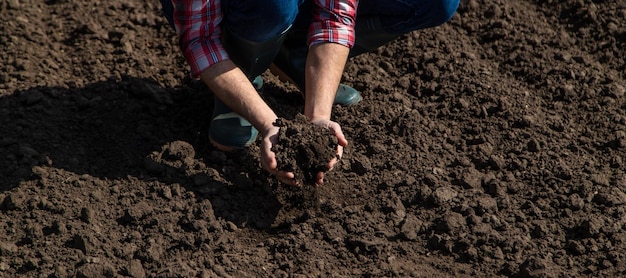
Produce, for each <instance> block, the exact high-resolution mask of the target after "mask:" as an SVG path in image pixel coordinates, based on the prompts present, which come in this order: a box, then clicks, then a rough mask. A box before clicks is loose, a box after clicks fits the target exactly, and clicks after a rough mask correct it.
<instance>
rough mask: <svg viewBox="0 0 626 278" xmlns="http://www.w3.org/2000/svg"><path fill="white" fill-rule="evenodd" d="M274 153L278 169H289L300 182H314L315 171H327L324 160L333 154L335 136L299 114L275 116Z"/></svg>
mask: <svg viewBox="0 0 626 278" xmlns="http://www.w3.org/2000/svg"><path fill="white" fill-rule="evenodd" d="M274 125H275V126H278V127H280V131H279V133H278V144H276V145H274V147H272V151H274V153H276V161H277V162H278V168H279V170H283V171H289V172H293V173H294V174H295V176H296V180H298V181H299V182H301V183H304V185H314V184H315V180H316V176H317V173H318V172H326V171H328V162H329V161H330V160H332V159H333V158H335V157H336V156H337V153H336V150H337V137H335V136H334V135H333V134H332V133H331V132H330V131H329V130H327V129H325V128H323V127H320V126H317V125H314V124H311V123H310V122H309V120H308V119H307V118H306V116H304V115H303V114H300V113H299V114H297V115H296V117H295V119H294V120H288V119H285V118H279V119H277V120H276V122H275V123H274Z"/></svg>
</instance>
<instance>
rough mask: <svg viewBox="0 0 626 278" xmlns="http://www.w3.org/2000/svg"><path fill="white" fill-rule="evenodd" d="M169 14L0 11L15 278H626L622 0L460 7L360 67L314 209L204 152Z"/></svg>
mask: <svg viewBox="0 0 626 278" xmlns="http://www.w3.org/2000/svg"><path fill="white" fill-rule="evenodd" d="M159 8H160V6H159V3H158V1H140V0H136V1H119V0H113V1H96V0H85V1H70V0H3V1H1V2H0V15H2V19H3V20H2V21H1V22H0V32H1V33H0V47H1V49H2V50H1V51H0V60H1V61H2V63H0V276H1V277H14V276H18V275H23V276H26V277H67V276H74V277H102V276H106V277H126V276H128V277H229V276H230V277H315V276H317V277H354V276H357V277H391V276H396V277H407V276H413V277H419V276H428V277H431V276H455V277H475V276H478V277H483V276H489V277H498V276H502V277H507V276H508V277H511V276H519V277H573V276H599V277H607V276H623V275H626V231H625V230H624V228H626V193H625V191H626V172H625V171H626V112H625V111H626V96H625V91H626V73H625V72H626V62H625V58H624V57H626V2H624V1H621V0H606V1H600V0H595V1H588V0H549V1H546V0H518V1H509V0H464V1H462V3H461V6H460V8H459V10H458V13H457V14H456V15H455V16H454V17H453V18H452V20H451V21H450V22H449V23H447V24H445V25H443V26H440V27H437V28H433V29H429V30H422V31H417V32H414V33H411V34H408V35H405V36H403V37H402V38H401V39H399V40H397V41H395V42H394V43H391V44H389V45H388V46H386V47H384V48H382V49H380V50H378V51H377V52H375V53H369V54H366V55H363V56H359V57H356V58H354V59H352V60H350V61H349V64H348V66H347V68H346V71H345V75H344V81H345V83H347V84H350V85H353V86H354V87H356V88H358V89H360V90H361V91H362V92H363V96H364V101H363V102H362V103H361V104H359V105H357V106H355V107H349V108H345V107H336V108H335V109H334V120H336V121H338V122H339V123H340V124H341V125H342V127H343V129H344V132H345V134H346V136H347V137H348V139H349V141H350V145H349V146H348V148H347V149H346V152H345V155H344V157H343V159H342V160H341V162H340V164H339V165H338V166H337V167H336V169H334V170H333V171H332V172H330V173H329V174H328V176H327V179H326V184H325V186H323V187H321V188H317V189H315V190H312V191H308V192H306V194H305V192H304V191H302V190H298V189H293V188H287V187H285V186H282V185H280V184H278V183H277V182H276V180H275V179H273V178H272V177H270V176H269V175H268V174H266V173H265V172H263V171H261V170H260V169H259V167H258V145H255V146H253V147H251V148H250V149H249V150H246V151H241V152H238V153H232V154H227V153H223V152H220V151H217V150H215V149H214V148H213V147H212V146H211V145H210V144H209V142H208V140H207V130H208V126H209V117H210V115H211V107H212V95H211V93H210V92H209V91H207V90H206V89H205V88H204V87H203V86H202V85H200V84H198V82H196V81H194V80H190V79H189V78H188V68H187V66H186V65H185V63H184V61H183V59H182V56H181V55H180V53H179V51H178V49H177V47H176V39H175V37H174V34H173V31H172V30H171V29H170V27H169V26H168V25H167V24H166V21H165V20H164V19H163V18H162V17H161V15H160V12H159ZM265 79H266V83H267V84H266V87H265V90H264V92H263V95H264V97H265V98H266V99H267V101H268V103H270V104H271V105H272V106H273V107H274V108H275V109H276V111H278V113H279V114H280V115H279V116H281V117H285V118H293V117H294V115H295V114H296V113H297V112H299V111H301V108H302V100H301V99H300V98H299V97H298V96H297V94H294V90H293V88H292V87H290V86H288V85H286V84H283V83H281V82H279V81H278V80H277V79H275V78H274V77H273V76H272V75H270V74H268V73H266V74H265ZM304 203H307V204H308V205H307V206H304V205H303V204H304Z"/></svg>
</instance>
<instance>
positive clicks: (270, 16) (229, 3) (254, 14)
mask: <svg viewBox="0 0 626 278" xmlns="http://www.w3.org/2000/svg"><path fill="white" fill-rule="evenodd" d="M303 2H304V0H262V1H261V0H221V8H222V12H223V15H224V19H223V21H222V23H221V24H223V26H226V27H227V28H228V30H229V31H230V32H232V33H233V34H236V35H237V36H238V37H241V38H243V39H246V40H249V41H253V42H263V41H267V40H269V39H272V38H275V37H276V36H278V35H279V34H281V33H282V32H283V31H285V30H286V29H287V28H288V27H289V26H291V24H292V23H293V21H294V20H295V18H296V16H297V14H298V6H300V4H302V3H303ZM161 5H162V8H163V14H164V15H165V18H167V20H168V21H169V23H170V24H171V25H172V26H173V25H174V20H173V16H174V6H173V5H172V1H171V0H161Z"/></svg>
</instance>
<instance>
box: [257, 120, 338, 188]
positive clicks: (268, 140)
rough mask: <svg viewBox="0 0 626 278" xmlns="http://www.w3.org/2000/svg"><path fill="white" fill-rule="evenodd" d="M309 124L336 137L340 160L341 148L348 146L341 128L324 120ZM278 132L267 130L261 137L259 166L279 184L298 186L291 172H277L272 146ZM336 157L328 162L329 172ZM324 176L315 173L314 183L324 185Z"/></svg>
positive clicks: (322, 173)
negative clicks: (328, 131)
mask: <svg viewBox="0 0 626 278" xmlns="http://www.w3.org/2000/svg"><path fill="white" fill-rule="evenodd" d="M311 123H312V124H315V125H318V126H321V127H324V128H327V129H329V130H330V131H331V132H332V133H333V135H335V136H336V137H337V143H338V145H337V150H336V153H337V157H338V158H339V159H341V156H342V155H343V148H344V147H345V146H347V145H348V140H346V138H345V136H344V135H343V131H342V130H341V126H340V125H339V124H338V123H336V122H333V121H330V120H325V119H321V120H315V121H312V122H311ZM278 131H279V128H278V127H275V128H272V129H270V130H268V131H267V132H266V133H265V134H264V135H263V142H262V143H261V166H262V167H263V169H265V170H266V171H268V172H270V173H272V174H273V175H275V176H276V178H278V180H280V181H281V182H283V183H285V184H288V185H293V186H300V183H298V181H297V180H296V179H295V175H294V173H293V172H285V171H280V170H278V163H277V161H276V154H275V153H274V152H273V151H272V146H274V144H277V143H278ZM337 157H336V158H333V159H332V160H331V161H329V162H328V169H329V171H330V170H332V169H333V167H335V165H336V164H337V162H338V161H339V159H338V158H337ZM324 174H325V173H324V172H319V173H317V179H316V181H315V183H316V184H318V185H322V184H323V183H324Z"/></svg>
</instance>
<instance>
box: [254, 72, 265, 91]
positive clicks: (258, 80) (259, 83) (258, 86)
mask: <svg viewBox="0 0 626 278" xmlns="http://www.w3.org/2000/svg"><path fill="white" fill-rule="evenodd" d="M252 86H254V88H255V89H256V90H257V91H260V90H261V89H263V78H262V77H261V76H260V75H257V77H255V78H254V80H252Z"/></svg>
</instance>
